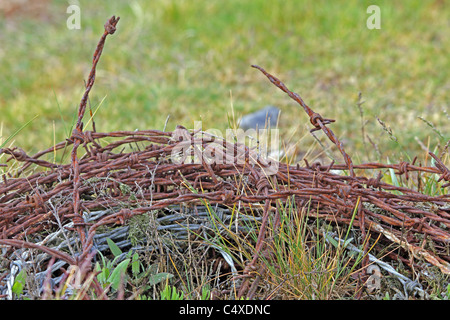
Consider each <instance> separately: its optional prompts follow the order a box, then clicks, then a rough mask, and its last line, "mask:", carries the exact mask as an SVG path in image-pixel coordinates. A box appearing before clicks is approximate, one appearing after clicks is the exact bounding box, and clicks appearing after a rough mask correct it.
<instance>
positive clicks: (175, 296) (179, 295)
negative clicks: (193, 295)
mask: <svg viewBox="0 0 450 320" xmlns="http://www.w3.org/2000/svg"><path fill="white" fill-rule="evenodd" d="M183 298H184V294H183V292H178V291H177V289H176V288H175V287H173V286H170V285H168V284H166V286H165V287H164V290H163V291H161V300H183Z"/></svg>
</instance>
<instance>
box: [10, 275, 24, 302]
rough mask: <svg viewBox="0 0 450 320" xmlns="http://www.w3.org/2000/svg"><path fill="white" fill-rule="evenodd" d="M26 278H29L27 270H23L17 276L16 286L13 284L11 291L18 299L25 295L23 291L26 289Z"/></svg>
mask: <svg viewBox="0 0 450 320" xmlns="http://www.w3.org/2000/svg"><path fill="white" fill-rule="evenodd" d="M26 278H27V273H26V271H25V269H22V270H21V271H20V272H19V274H18V275H17V276H16V278H15V279H14V284H13V286H12V289H11V290H12V292H13V294H15V295H16V296H17V297H20V296H21V295H22V294H23V289H24V287H25V283H26Z"/></svg>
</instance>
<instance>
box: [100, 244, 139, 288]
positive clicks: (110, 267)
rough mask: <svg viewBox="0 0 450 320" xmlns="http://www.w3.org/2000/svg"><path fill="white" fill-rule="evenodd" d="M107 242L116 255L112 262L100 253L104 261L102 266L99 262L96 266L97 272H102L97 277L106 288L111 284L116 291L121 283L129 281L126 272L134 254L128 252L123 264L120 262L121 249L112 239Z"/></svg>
mask: <svg viewBox="0 0 450 320" xmlns="http://www.w3.org/2000/svg"><path fill="white" fill-rule="evenodd" d="M106 241H107V242H108V246H109V248H110V250H111V252H112V254H113V255H114V259H113V260H112V261H111V260H108V259H106V258H105V257H104V256H103V255H102V254H101V253H99V254H100V257H101V259H102V264H101V265H100V264H99V263H98V262H97V263H96V264H95V270H96V271H99V272H100V273H99V274H98V275H97V280H98V281H99V282H100V284H102V285H103V286H104V287H105V286H107V285H109V284H110V285H111V287H112V288H113V289H114V290H117V289H118V288H119V285H120V283H121V281H123V282H124V284H125V283H126V281H127V280H126V270H127V268H128V265H129V264H130V261H131V259H130V256H131V253H132V252H131V251H130V252H128V253H127V255H126V256H127V258H126V259H124V260H122V261H121V262H118V261H119V260H120V259H121V258H122V256H123V252H122V250H120V248H119V247H118V246H117V245H116V244H115V243H114V242H113V241H112V240H111V239H109V238H107V239H106Z"/></svg>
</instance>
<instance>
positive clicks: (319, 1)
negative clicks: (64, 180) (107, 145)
mask: <svg viewBox="0 0 450 320" xmlns="http://www.w3.org/2000/svg"><path fill="white" fill-rule="evenodd" d="M6 2H8V1H6ZM10 2H15V1H14V0H12V1H10ZM16 2H17V0H16ZM19 2H20V3H22V4H21V6H22V8H20V6H19V8H18V9H15V10H14V11H13V12H6V11H5V10H4V11H3V12H2V13H0V28H1V30H2V31H1V33H0V43H1V45H0V110H1V111H0V124H1V135H2V138H3V139H5V138H6V137H8V136H9V135H11V134H12V133H13V132H14V131H15V130H17V129H18V128H20V127H21V126H22V125H23V124H25V123H26V122H27V121H29V120H30V119H32V118H33V117H34V116H36V115H38V117H37V118H36V119H35V120H34V121H32V122H31V124H30V125H29V126H27V127H26V128H25V129H24V130H22V131H21V132H20V133H19V134H18V135H17V136H15V138H14V140H15V141H14V145H16V146H20V147H21V148H23V149H24V150H25V151H26V152H27V153H28V154H33V153H35V152H37V151H40V150H43V149H46V148H48V147H49V146H51V145H53V143H54V140H56V142H59V141H62V140H64V139H65V138H67V137H68V136H69V135H70V130H69V129H68V127H70V125H71V123H72V121H73V119H74V116H75V115H76V113H77V108H78V104H79V101H80V99H81V96H82V94H83V92H84V82H83V81H84V80H85V79H87V76H88V74H89V71H90V68H91V60H92V55H93V52H94V49H95V46H96V44H97V42H98V40H99V38H100V36H101V34H102V32H103V25H104V23H105V22H106V20H107V19H108V18H109V17H111V16H112V15H117V16H120V17H121V20H120V22H119V24H118V31H117V32H116V33H115V34H114V35H113V36H110V37H108V39H107V41H106V45H105V49H104V51H103V55H102V57H101V60H100V63H99V65H98V69H97V77H96V82H95V85H94V88H93V90H92V91H91V94H90V101H91V105H92V107H93V108H95V107H96V106H97V105H99V103H100V102H101V101H102V100H103V99H104V101H103V103H102V104H101V106H100V108H99V110H98V112H97V113H96V115H95V122H96V129H97V131H103V132H105V131H112V130H135V129H137V128H138V129H140V130H143V129H160V130H162V129H163V127H164V123H165V121H166V118H167V116H168V115H170V120H169V122H168V127H167V130H173V129H174V127H175V126H176V125H177V124H182V125H184V126H185V127H187V128H193V125H194V121H199V120H201V121H202V122H203V128H204V129H208V128H217V129H220V130H224V129H226V128H227V127H228V121H227V115H228V114H231V105H233V107H234V112H235V114H236V117H239V116H241V115H243V114H246V113H249V112H253V111H256V110H258V109H259V108H262V107H263V106H265V105H267V104H273V105H276V106H278V107H279V108H281V110H282V113H281V127H282V128H283V134H284V135H285V137H286V139H290V141H291V142H292V141H294V142H295V141H301V142H300V143H301V145H299V148H300V149H302V148H304V149H307V148H308V147H309V144H310V143H312V141H313V140H312V138H310V136H309V134H308V130H309V129H311V125H310V123H309V121H308V118H307V116H306V114H305V113H304V112H303V111H302V110H300V109H299V106H298V105H296V104H295V103H294V102H293V101H292V100H291V99H290V98H289V97H288V96H287V95H286V94H284V93H283V92H281V91H280V90H279V89H277V88H276V87H275V86H273V85H272V84H270V82H269V81H268V80H267V79H266V78H265V77H264V76H263V75H262V74H260V72H259V71H257V70H255V69H253V68H251V67H250V65H251V64H257V65H260V66H262V67H264V68H265V69H266V70H267V71H268V72H270V73H272V74H273V75H275V76H277V77H278V78H280V80H282V81H283V82H284V83H285V84H286V85H287V87H288V88H289V89H291V90H292V91H294V92H296V93H298V94H300V96H302V98H303V99H304V100H305V102H306V103H307V104H308V105H309V106H310V107H311V108H312V109H313V110H314V111H316V112H319V113H320V114H321V115H322V116H324V117H326V118H332V119H336V123H334V124H332V125H330V128H331V129H332V130H333V131H334V132H335V134H336V135H337V136H338V137H339V138H340V139H342V141H343V142H344V144H345V148H346V151H347V153H349V154H350V155H351V156H352V157H353V160H354V162H356V163H358V162H362V161H368V160H370V161H376V160H382V161H385V160H386V157H387V156H389V157H390V159H396V160H401V159H403V158H404V157H405V155H404V154H405V152H406V153H408V154H410V155H411V157H414V156H415V155H418V154H419V153H420V154H425V153H424V152H423V151H421V150H422V149H421V148H422V147H423V146H422V147H421V145H420V143H422V144H423V145H427V146H429V148H430V150H432V151H433V150H439V151H442V150H443V146H444V145H445V144H446V142H447V141H448V140H449V139H450V131H449V123H450V119H449V113H450V108H449V105H450V97H449V95H448V91H449V89H450V79H449V70H450V59H449V51H450V50H449V49H450V37H449V34H450V32H449V31H450V10H449V3H448V2H446V1H440V0H435V1H420V0H408V1H401V2H399V1H395V2H394V1H376V2H375V3H374V2H373V1H356V0H353V1H325V0H316V1H286V0H283V1H281V0H280V1H275V0H270V1H268V0H254V1H238V0H227V1H215V0H209V1H183V0H153V1H108V2H106V1H85V2H82V3H80V4H79V6H80V8H81V29H79V30H69V29H68V28H67V26H66V20H67V18H68V17H69V15H70V14H68V13H66V9H67V7H68V6H69V2H67V1H43V0H42V1H34V3H41V4H42V6H40V7H39V8H37V9H30V8H28V10H26V9H27V6H29V5H27V2H29V1H19ZM23 3H25V4H23ZM70 3H76V2H70ZM371 4H376V5H378V6H379V7H380V9H381V29H380V30H369V29H368V28H367V27H366V20H367V19H368V18H369V16H370V14H368V13H367V12H366V10H367V7H368V6H369V5H371ZM360 92H361V94H362V100H363V101H365V102H364V104H362V105H361V108H362V111H363V117H364V118H363V122H364V123H365V133H366V134H368V135H369V137H370V138H371V140H372V141H373V142H374V143H375V144H377V147H378V148H379V150H380V152H381V157H380V158H379V159H378V157H379V156H380V155H379V154H377V153H376V152H375V151H376V150H375V148H374V147H373V146H372V145H371V144H369V142H368V141H367V138H365V139H363V136H362V132H361V123H362V121H361V118H360V110H359V109H358V106H357V102H358V94H359V93H360ZM419 116H420V117H422V118H423V119H426V120H427V121H429V122H430V123H431V124H432V125H433V126H434V128H432V127H431V126H429V125H427V123H426V122H424V121H423V120H421V119H419V118H418V117H419ZM376 117H378V118H379V119H380V120H382V121H383V122H384V123H385V124H386V126H388V127H390V128H391V129H392V134H393V135H394V136H395V137H396V138H397V142H396V141H393V140H392V139H390V138H391V137H390V136H389V135H388V134H386V131H385V130H383V128H382V127H381V125H380V123H379V122H378V121H377V119H376ZM86 122H87V121H85V123H86ZM85 129H86V130H91V125H89V127H88V128H85ZM305 136H306V137H307V138H306V140H305V139H303V138H304V137H305ZM318 136H320V137H322V136H323V135H321V134H320V133H319V134H318ZM364 141H365V142H366V146H365V147H364V145H363V142H364ZM0 142H1V141H0ZM328 145H330V144H329V143H328ZM338 159H339V160H340V158H338ZM404 160H408V159H404ZM339 162H340V161H339Z"/></svg>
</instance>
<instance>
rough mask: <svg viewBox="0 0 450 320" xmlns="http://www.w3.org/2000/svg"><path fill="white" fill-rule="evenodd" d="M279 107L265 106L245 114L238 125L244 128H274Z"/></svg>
mask: <svg viewBox="0 0 450 320" xmlns="http://www.w3.org/2000/svg"><path fill="white" fill-rule="evenodd" d="M279 114H280V109H278V108H277V107H275V106H270V105H269V106H266V107H264V108H263V109H261V110H258V111H256V112H253V113H250V114H247V115H245V116H243V117H242V119H241V123H240V124H239V126H240V127H241V128H242V129H244V130H248V129H255V130H256V129H264V128H266V126H267V128H269V127H270V128H275V127H276V125H277V120H278V115H279Z"/></svg>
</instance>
